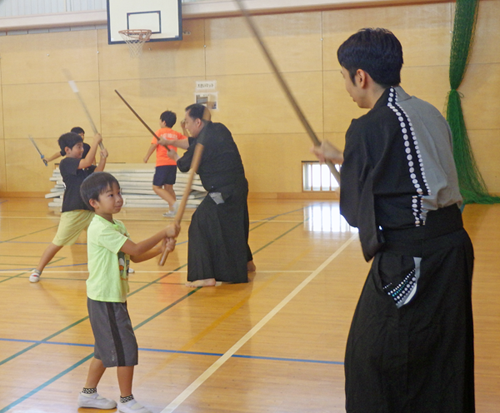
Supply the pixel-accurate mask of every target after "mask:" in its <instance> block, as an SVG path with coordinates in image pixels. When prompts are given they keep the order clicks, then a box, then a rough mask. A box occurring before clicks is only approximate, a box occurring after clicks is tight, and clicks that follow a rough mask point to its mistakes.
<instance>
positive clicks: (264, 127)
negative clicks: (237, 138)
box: [214, 72, 322, 139]
mask: <svg viewBox="0 0 500 413" xmlns="http://www.w3.org/2000/svg"><path fill="white" fill-rule="evenodd" d="M284 77H285V79H286V81H287V82H288V84H289V85H290V88H291V89H292V92H293V94H294V96H295V99H296V100H297V101H298V102H299V105H300V106H301V107H302V110H303V111H304V113H305V115H306V117H307V118H308V120H309V122H310V123H311V125H312V127H313V129H314V130H315V131H317V132H318V133H320V132H321V131H322V74H321V72H299V73H288V74H285V75H284ZM216 79H217V87H218V90H219V100H220V108H221V109H220V111H218V112H215V113H214V117H215V118H216V119H217V121H219V122H223V123H225V124H226V125H227V126H228V127H229V129H231V130H232V132H233V134H240V133H243V134H249V133H252V134H256V135H261V134H266V135H268V136H269V138H270V139H272V136H273V134H277V133H301V132H303V131H304V128H303V127H302V124H301V123H300V121H299V120H298V118H297V116H295V113H294V111H293V108H292V106H291V105H290V103H289V102H288V99H287V98H286V96H285V94H284V93H283V92H282V90H281V88H280V87H279V85H278V84H277V82H276V79H275V77H274V75H272V74H255V75H240V76H224V77H218V78H216ZM304 132H305V131H304Z"/></svg>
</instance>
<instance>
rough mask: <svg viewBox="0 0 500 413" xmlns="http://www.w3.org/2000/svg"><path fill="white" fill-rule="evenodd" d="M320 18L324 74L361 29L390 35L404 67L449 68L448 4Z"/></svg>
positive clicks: (328, 14) (450, 15)
mask: <svg viewBox="0 0 500 413" xmlns="http://www.w3.org/2000/svg"><path fill="white" fill-rule="evenodd" d="M323 15H324V19H323V30H324V34H323V39H324V47H325V49H324V54H323V56H324V69H325V70H332V69H333V70H337V68H338V67H339V64H338V61H337V49H338V47H339V46H340V45H341V44H342V43H343V42H344V40H346V39H347V38H348V37H349V36H350V35H351V34H353V33H355V32H356V31H357V30H359V29H362V28H364V27H383V28H387V29H389V30H391V31H392V32H394V34H395V35H396V36H397V37H398V39H399V40H400V42H401V44H402V45H403V54H404V60H405V64H404V66H405V67H409V66H436V65H446V66H447V65H448V64H449V55H450V47H449V45H450V41H451V34H450V31H451V30H452V23H451V21H452V18H453V9H452V5H451V4H449V3H443V4H427V5H409V6H395V7H376V8H365V9H356V10H352V9H350V10H335V11H327V12H324V13H323Z"/></svg>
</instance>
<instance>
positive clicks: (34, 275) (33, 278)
mask: <svg viewBox="0 0 500 413" xmlns="http://www.w3.org/2000/svg"><path fill="white" fill-rule="evenodd" d="M41 275H42V273H41V272H40V271H38V270H37V269H34V270H32V271H31V275H30V282H31V283H37V282H38V281H40V276H41Z"/></svg>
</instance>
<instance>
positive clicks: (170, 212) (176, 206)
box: [163, 201, 179, 218]
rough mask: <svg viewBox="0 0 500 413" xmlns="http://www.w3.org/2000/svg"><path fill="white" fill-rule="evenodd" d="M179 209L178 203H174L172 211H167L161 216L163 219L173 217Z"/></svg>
mask: <svg viewBox="0 0 500 413" xmlns="http://www.w3.org/2000/svg"><path fill="white" fill-rule="evenodd" d="M178 209H179V201H175V202H174V205H173V207H172V209H169V210H168V211H167V212H165V213H164V214H163V216H164V217H165V218H170V217H175V214H177V211H178Z"/></svg>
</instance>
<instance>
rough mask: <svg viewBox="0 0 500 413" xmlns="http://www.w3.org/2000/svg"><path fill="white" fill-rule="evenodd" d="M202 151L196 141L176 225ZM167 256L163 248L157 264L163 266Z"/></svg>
mask: <svg viewBox="0 0 500 413" xmlns="http://www.w3.org/2000/svg"><path fill="white" fill-rule="evenodd" d="M202 153H203V145H202V144H201V143H197V144H196V147H195V148H194V154H193V159H192V160H191V168H190V169H189V173H188V180H187V183H186V188H185V189H184V194H183V195H182V199H181V203H180V204H179V209H178V210H177V213H176V214H175V218H174V222H176V223H177V224H178V225H180V224H181V221H182V216H183V215H184V210H185V209H186V204H187V201H188V198H189V194H190V193H191V186H192V184H193V179H194V175H195V174H196V172H197V171H198V167H199V166H200V162H201V156H202ZM167 257H168V250H166V249H165V251H164V252H163V254H162V256H161V258H160V261H159V265H161V266H163V265H164V264H165V261H166V260H167Z"/></svg>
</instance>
